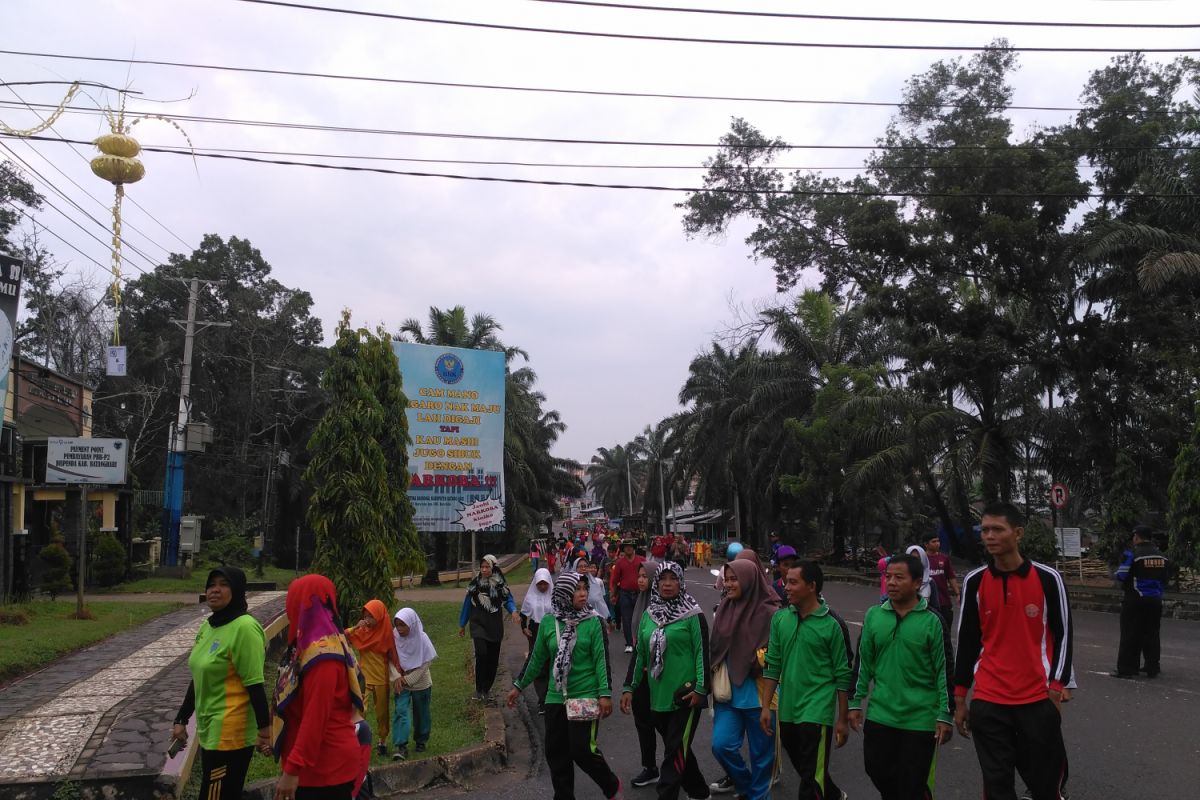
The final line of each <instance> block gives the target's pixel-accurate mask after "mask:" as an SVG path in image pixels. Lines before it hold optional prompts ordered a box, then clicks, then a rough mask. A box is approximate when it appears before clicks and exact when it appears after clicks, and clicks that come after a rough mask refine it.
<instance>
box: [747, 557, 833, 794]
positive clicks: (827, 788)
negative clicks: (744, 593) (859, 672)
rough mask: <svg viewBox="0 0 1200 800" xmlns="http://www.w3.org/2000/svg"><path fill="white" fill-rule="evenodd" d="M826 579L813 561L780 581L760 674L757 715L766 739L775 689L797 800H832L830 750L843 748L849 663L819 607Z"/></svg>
mask: <svg viewBox="0 0 1200 800" xmlns="http://www.w3.org/2000/svg"><path fill="white" fill-rule="evenodd" d="M824 583H825V576H824V574H823V573H822V572H821V567H820V566H819V565H817V563H816V562H814V561H802V562H800V563H799V564H797V565H796V566H794V567H792V568H791V569H790V570H788V572H787V575H786V576H785V577H784V590H785V591H786V593H787V598H788V603H789V605H788V607H787V608H785V609H782V610H781V611H778V612H776V613H775V616H774V617H772V618H771V634H770V637H769V638H768V641H767V657H766V662H767V663H766V668H765V669H764V670H763V678H764V679H765V680H764V682H763V683H764V689H763V697H762V708H763V713H762V716H761V717H760V719H759V722H760V724H761V725H762V728H763V730H764V731H765V732H766V733H767V735H768V736H773V735H774V734H775V731H774V730H773V729H772V727H771V699H772V698H773V697H774V696H775V687H776V686H778V687H779V735H780V739H781V742H780V743H781V744H782V745H783V749H784V750H786V751H787V754H788V758H790V759H791V762H792V766H793V767H795V768H796V772H797V773H799V775H800V794H799V800H837V798H844V797H845V795H844V794H843V792H842V790H841V789H839V788H838V787H837V784H835V783H834V782H833V777H832V776H831V775H830V774H829V753H830V749H831V748H830V744H831V742H836V746H837V747H841V746H842V745H844V744H845V743H846V737H847V735H848V730H849V729H848V727H847V717H846V709H847V700H846V698H847V695H848V694H849V691H850V662H849V661H848V660H847V658H846V640H845V638H844V636H843V635H842V627H841V625H840V624H838V621H837V620H836V619H835V618H834V617H833V615H831V614H830V613H829V607H828V606H827V605H825V604H824V603H822V602H821V588H822V587H823V586H824Z"/></svg>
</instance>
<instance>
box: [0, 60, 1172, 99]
mask: <svg viewBox="0 0 1200 800" xmlns="http://www.w3.org/2000/svg"><path fill="white" fill-rule="evenodd" d="M0 55H12V56H22V57H33V58H52V59H59V60H66V61H88V62H96V63H102V64H129V65H141V66H151V67H171V68H175V69H198V70H210V71H215V72H234V73H243V74H253V75H274V76H277V77H287V78H318V79H325V80H337V81H357V82H364V83H381V84H392V85H399V86H428V87H435V88H446V89H479V90H485V91H506V92H533V93H539V94H562V95H583V96H587V97H633V98H643V99H650V100H699V101H719V102H725V103H779V104H785V105H814V106H866V107H872V108H963V107H964V106H963V105H962V104H961V103H896V102H889V101H883V100H825V99H808V98H792V97H755V96H738V95H717V94H683V93H671V92H626V91H618V90H603V89H562V88H554V87H547V86H512V85H505V84H496V83H463V82H458V81H424V80H415V79H410V78H388V77H383V76H378V75H347V74H344V73H335V72H305V71H302V70H289V69H270V68H266V67H241V66H230V65H225V64H193V63H187V62H182V61H163V60H158V59H148V58H114V57H108V56H80V55H71V54H67V53H34V52H27V51H23V50H0ZM988 107H989V108H995V109H996V110H1003V109H1007V110H1010V111H1067V112H1077V111H1086V110H1087V109H1085V108H1083V107H1080V106H1027V105H1007V106H995V107H991V106H988ZM1112 110H1114V111H1122V112H1124V113H1128V114H1185V113H1187V112H1186V111H1181V110H1157V109H1139V108H1118V109H1112Z"/></svg>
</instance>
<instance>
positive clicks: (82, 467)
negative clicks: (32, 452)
mask: <svg viewBox="0 0 1200 800" xmlns="http://www.w3.org/2000/svg"><path fill="white" fill-rule="evenodd" d="M128 454H129V442H128V441H127V440H125V439H85V438H82V437H74V438H70V439H47V440H46V483H97V484H105V485H119V484H123V483H125V464H126V461H127V460H128V458H127V457H128Z"/></svg>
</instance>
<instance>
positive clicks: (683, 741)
mask: <svg viewBox="0 0 1200 800" xmlns="http://www.w3.org/2000/svg"><path fill="white" fill-rule="evenodd" d="M650 714H651V716H652V717H653V719H654V729H655V730H657V731H658V733H659V735H660V736H662V740H663V761H662V766H661V767H659V770H658V800H677V798H678V797H679V790H680V789H681V788H682V789H683V790H684V791H685V792H687V795H688V797H695V798H704V797H708V795H709V791H708V781H706V780H704V774H703V773H701V772H700V765H699V764H697V763H696V754H695V753H693V752H692V739H693V738H695V736H696V726H697V725H698V724H699V723H700V709H699V708H694V707H691V706H688V707H687V708H680V709H676V710H675V711H651V712H650Z"/></svg>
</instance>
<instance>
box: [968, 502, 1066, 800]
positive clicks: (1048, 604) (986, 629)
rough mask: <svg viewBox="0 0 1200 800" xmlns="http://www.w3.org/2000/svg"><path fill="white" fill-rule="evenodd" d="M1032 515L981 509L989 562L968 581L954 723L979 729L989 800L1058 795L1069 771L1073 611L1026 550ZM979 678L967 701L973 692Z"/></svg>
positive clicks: (1051, 799) (1054, 575) (1059, 584)
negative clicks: (1065, 734) (1066, 717)
mask: <svg viewBox="0 0 1200 800" xmlns="http://www.w3.org/2000/svg"><path fill="white" fill-rule="evenodd" d="M1024 526H1025V521H1024V519H1023V518H1022V516H1021V512H1019V511H1018V510H1017V509H1016V507H1015V506H1013V505H1012V504H1010V503H993V504H991V505H989V506H987V507H986V508H985V509H984V510H983V519H982V521H981V523H980V527H981V536H982V539H983V545H984V547H985V548H986V549H987V552H988V555H989V556H990V557H991V563H990V564H989V565H987V566H983V567H980V568H978V569H976V570H974V571H973V572H971V573H970V574H969V575H967V577H966V578H965V579H964V581H963V587H962V609H961V613H960V615H959V623H958V656H957V658H956V660H955V673H954V697H955V710H954V721H955V724H956V725H957V726H958V731H959V733H961V734H962V735H963V736H965V737H968V738H970V736H971V734H974V738H975V754H976V756H977V757H978V758H979V768H980V771H981V772H982V773H983V796H984V797H985V798H986V800H1016V798H1017V794H1016V790H1015V788H1014V772H1015V770H1018V769H1019V770H1020V772H1021V777H1022V778H1023V779H1024V781H1025V785H1026V786H1027V787H1028V788H1029V791H1030V794H1031V796H1032V797H1033V800H1058V798H1060V797H1061V794H1060V789H1061V786H1062V781H1063V773H1064V770H1065V769H1066V758H1067V755H1066V747H1065V745H1064V744H1063V738H1062V718H1061V716H1060V707H1061V703H1062V694H1063V688H1064V687H1065V685H1066V684H1067V683H1068V682H1069V681H1070V680H1071V637H1072V629H1071V609H1070V605H1069V604H1068V601H1067V590H1066V587H1065V586H1064V585H1063V580H1062V576H1060V575H1059V574H1058V572H1057V571H1055V570H1054V569H1052V568H1051V567H1047V566H1046V565H1044V564H1039V563H1037V562H1036V561H1030V560H1029V559H1027V558H1025V557H1024V556H1022V555H1021V551H1020V549H1019V546H1018V543H1019V542H1020V540H1021V536H1022V535H1023V534H1024V533H1025V527H1024ZM972 684H974V686H975V692H974V695H973V697H972V700H971V704H970V707H969V708H968V706H967V692H968V690H970V689H971V685H972Z"/></svg>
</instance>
